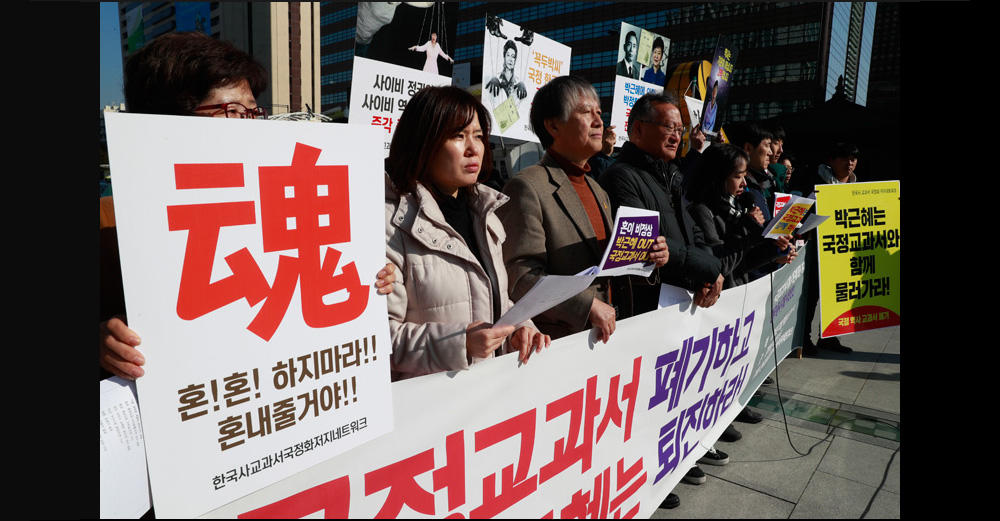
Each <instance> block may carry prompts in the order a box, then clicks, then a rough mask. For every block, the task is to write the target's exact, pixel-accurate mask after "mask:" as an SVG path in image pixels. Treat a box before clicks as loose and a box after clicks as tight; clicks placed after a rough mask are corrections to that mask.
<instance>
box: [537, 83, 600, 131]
mask: <svg viewBox="0 0 1000 521" xmlns="http://www.w3.org/2000/svg"><path fill="white" fill-rule="evenodd" d="M584 97H590V98H593V99H594V100H596V101H597V102H598V103H600V100H601V98H600V96H598V95H597V91H596V90H594V86H593V85H591V84H590V82H589V81H587V80H585V79H583V78H581V77H579V76H559V77H557V78H553V79H552V80H551V81H549V82H548V83H546V84H545V85H542V88H540V89H538V92H536V93H535V99H534V100H532V102H531V114H530V116H529V119H530V121H531V129H532V130H533V131H534V132H535V135H536V136H538V140H539V141H541V143H542V147H543V148H549V147H550V146H552V142H553V138H552V135H551V134H549V131H548V130H546V129H545V120H548V119H553V118H555V119H556V121H559V122H561V123H565V122H566V121H568V120H569V116H570V114H572V113H573V109H574V108H576V106H577V105H578V104H579V103H580V99H581V98H584Z"/></svg>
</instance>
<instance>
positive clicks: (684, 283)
mask: <svg viewBox="0 0 1000 521" xmlns="http://www.w3.org/2000/svg"><path fill="white" fill-rule="evenodd" d="M683 134H684V123H683V121H682V120H681V113H680V110H678V108H677V101H676V100H675V99H674V98H673V97H672V96H670V95H667V94H655V93H647V94H644V95H643V96H642V97H640V98H639V99H638V100H636V102H635V104H634V105H633V106H632V111H631V112H630V113H629V117H628V138H629V141H628V142H627V143H625V145H624V146H622V149H621V152H620V153H619V154H618V160H617V161H616V162H615V164H614V165H611V168H609V169H608V170H607V171H606V172H605V173H604V175H603V176H602V177H601V185H602V186H604V187H605V188H606V189H607V190H608V194H609V195H610V197H611V203H612V207H613V208H614V209H615V211H617V210H618V208H619V207H621V206H631V207H634V208H643V209H646V210H654V211H657V212H659V214H660V234H661V235H663V236H664V237H665V238H666V242H667V249H668V250H669V251H670V256H669V259H668V261H667V263H666V264H665V265H664V266H662V267H660V268H659V269H657V270H654V271H653V274H652V275H651V276H650V278H651V280H650V279H645V280H644V279H643V278H641V277H636V276H628V277H623V279H624V280H625V282H626V283H627V286H625V287H624V288H623V289H622V290H618V291H617V293H619V294H620V293H626V294H628V295H629V296H630V301H631V302H630V304H631V306H630V309H628V312H627V313H623V317H625V318H627V317H629V316H634V315H638V314H640V313H645V312H647V311H652V310H654V309H656V307H657V304H658V301H659V294H660V282H661V281H662V282H663V283H666V284H671V285H674V286H679V287H682V288H685V289H688V290H690V291H693V292H694V305H696V306H701V307H710V306H712V305H714V304H715V303H716V301H718V299H719V295H720V294H721V293H722V285H723V282H724V277H723V275H722V264H721V262H720V261H719V259H718V258H717V257H715V256H714V255H713V254H712V249H711V247H710V246H709V245H708V243H707V242H705V238H704V235H703V233H702V230H701V229H700V228H699V227H698V225H697V224H696V223H695V221H694V219H693V217H692V216H691V214H690V213H688V210H687V208H686V205H685V203H684V202H683V196H682V185H683V183H684V180H683V174H682V173H681V169H680V168H679V167H678V166H677V165H676V164H675V163H674V159H675V158H676V157H677V151H678V147H679V146H680V142H681V136H682V135H683ZM699 461H700V462H704V463H709V464H714V465H724V464H725V463H728V462H729V456H728V455H726V454H725V453H724V452H722V451H716V450H715V449H714V448H713V449H712V450H711V451H710V452H708V453H706V455H705V456H704V457H703V458H702V459H701V460H699ZM705 480H706V477H705V473H704V472H703V471H702V470H701V469H700V468H698V466H697V465H695V466H693V467H691V469H690V470H688V472H687V474H686V475H685V476H684V481H686V482H688V483H692V484H701V483H704V482H705ZM677 501H678V502H679V499H678V500H677ZM665 503H666V504H665V505H662V506H664V507H669V506H670V505H671V504H672V503H673V500H671V499H670V498H668V500H667V501H666V502H665Z"/></svg>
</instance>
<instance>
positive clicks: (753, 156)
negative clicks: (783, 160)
mask: <svg viewBox="0 0 1000 521" xmlns="http://www.w3.org/2000/svg"><path fill="white" fill-rule="evenodd" d="M726 134H727V135H728V136H729V137H730V138H731V142H732V143H733V144H734V145H736V146H738V147H740V148H741V149H743V151H744V152H746V153H747V156H748V157H749V158H750V161H749V163H748V164H747V177H746V182H747V191H748V192H749V193H750V194H751V195H753V202H754V206H756V207H757V208H760V210H761V212H763V214H764V216H765V219H770V218H771V216H772V215H773V213H772V211H771V210H772V208H774V178H773V177H772V176H771V174H770V173H769V172H768V171H767V165H769V164H770V163H771V154H772V151H771V140H772V138H773V137H774V134H772V133H771V131H769V130H767V129H766V128H764V127H762V126H760V125H758V124H756V123H753V122H750V123H742V124H736V125H730V126H727V127H726Z"/></svg>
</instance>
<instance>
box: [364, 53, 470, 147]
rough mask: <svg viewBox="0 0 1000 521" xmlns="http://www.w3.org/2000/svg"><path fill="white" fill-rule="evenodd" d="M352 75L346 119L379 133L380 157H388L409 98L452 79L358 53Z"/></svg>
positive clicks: (448, 83)
mask: <svg viewBox="0 0 1000 521" xmlns="http://www.w3.org/2000/svg"><path fill="white" fill-rule="evenodd" d="M351 78H352V79H351V105H350V107H351V109H350V114H349V115H348V122H349V123H350V124H352V125H369V126H371V127H372V128H377V129H379V130H380V131H381V132H382V140H380V143H382V147H383V152H384V154H383V156H382V157H389V145H390V144H391V143H392V133H393V132H394V131H395V130H396V123H398V122H399V116H401V115H402V114H403V109H405V108H406V103H407V102H408V101H410V98H412V97H413V95H414V94H416V93H417V91H419V90H420V89H422V88H424V87H425V86H429V85H432V86H442V85H451V78H449V77H447V76H441V75H438V74H432V73H429V72H423V71H418V70H416V69H411V68H409V67H403V66H402V65H393V64H391V63H385V62H380V61H375V60H369V59H368V58H362V57H361V56H355V57H354V70H353V72H352V76H351Z"/></svg>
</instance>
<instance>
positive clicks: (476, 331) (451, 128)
mask: <svg viewBox="0 0 1000 521" xmlns="http://www.w3.org/2000/svg"><path fill="white" fill-rule="evenodd" d="M489 134H490V115H489V112H487V111H486V108H485V107H483V105H482V104H481V103H479V101H478V100H477V99H476V98H475V97H473V96H472V95H471V94H469V93H468V92H466V91H464V90H462V89H460V88H458V87H427V88H424V89H422V90H420V91H419V92H418V93H417V94H415V95H414V96H413V98H411V99H410V101H409V102H408V103H407V105H406V109H405V110H404V111H403V115H402V116H401V117H400V118H399V123H398V125H397V127H396V132H395V133H394V134H393V137H392V143H391V145H390V147H389V158H388V160H387V161H386V165H387V168H388V171H387V173H386V194H385V223H386V224H385V239H386V255H387V257H388V258H389V261H390V263H391V264H393V265H395V266H396V267H397V268H398V269H399V273H400V275H401V277H400V279H401V280H400V284H396V285H395V286H394V287H393V291H392V293H391V294H390V295H389V330H390V332H391V333H392V345H393V351H392V362H391V369H392V379H393V380H400V379H404V378H410V377H414V376H419V375H424V374H430V373H435V372H439V371H454V370H460V369H468V368H469V366H471V365H472V364H475V363H476V362H480V361H482V360H486V359H488V358H490V357H492V356H495V354H496V352H497V351H498V350H500V352H501V353H506V352H510V351H518V352H519V353H520V355H519V356H520V360H521V362H524V363H527V361H528V357H529V356H530V355H531V353H532V351H533V350H534V352H539V351H541V349H542V347H548V345H549V342H550V338H549V336H548V335H545V334H543V333H540V332H538V331H537V330H536V329H535V327H534V324H533V323H532V322H531V321H530V320H529V321H525V322H523V323H521V324H518V325H517V326H512V325H506V326H498V327H492V326H493V323H494V322H496V321H497V320H499V319H500V316H501V315H503V313H504V312H506V311H507V310H508V309H510V307H511V306H513V305H514V304H513V302H512V301H511V299H510V298H509V297H508V294H507V276H506V275H507V274H506V272H505V270H504V265H503V254H502V251H501V247H500V244H501V243H502V242H503V240H504V236H505V232H504V226H503V224H501V222H500V220H499V219H498V218H497V216H496V215H495V212H496V211H497V209H498V208H500V207H501V206H503V205H504V203H506V202H507V197H506V196H504V195H503V194H501V193H499V192H497V191H496V190H493V189H492V188H489V187H488V186H486V185H483V184H482V183H481V181H482V180H485V179H487V178H488V177H489V170H490V168H491V165H492V157H491V155H490V152H489V146H488V143H489ZM501 348H503V349H501Z"/></svg>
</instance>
